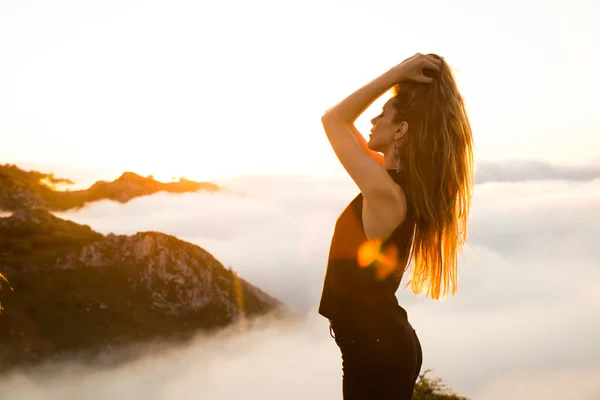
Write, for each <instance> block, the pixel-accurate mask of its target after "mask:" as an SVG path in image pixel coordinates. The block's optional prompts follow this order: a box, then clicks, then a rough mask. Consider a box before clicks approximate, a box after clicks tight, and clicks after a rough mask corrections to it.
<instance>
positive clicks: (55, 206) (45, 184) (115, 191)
mask: <svg viewBox="0 0 600 400" xmlns="http://www.w3.org/2000/svg"><path fill="white" fill-rule="evenodd" d="M58 184H73V182H72V181H70V180H68V179H62V178H56V177H54V174H51V173H50V174H47V173H43V172H39V171H24V170H22V169H20V168H19V167H17V166H16V165H10V164H5V165H0V210H5V211H15V210H19V209H22V208H42V209H46V210H49V211H66V210H70V209H76V208H81V207H83V206H85V205H86V204H87V203H90V202H94V201H98V200H114V201H118V202H120V203H126V202H128V201H129V200H131V199H133V198H136V197H140V196H148V195H151V194H154V193H157V192H169V193H187V192H197V191H199V190H208V191H217V190H219V187H218V186H217V185H215V184H213V183H209V182H194V181H190V180H187V179H184V178H180V180H179V181H178V182H168V183H163V182H158V181H156V180H154V178H153V177H151V176H149V177H146V178H144V177H142V176H140V175H137V174H135V173H133V172H125V173H123V175H121V176H120V177H119V178H118V179H116V180H114V181H112V182H107V181H98V182H96V183H94V184H93V185H92V186H91V187H89V188H88V189H84V190H72V191H71V190H64V191H63V190H55V186H56V185H58Z"/></svg>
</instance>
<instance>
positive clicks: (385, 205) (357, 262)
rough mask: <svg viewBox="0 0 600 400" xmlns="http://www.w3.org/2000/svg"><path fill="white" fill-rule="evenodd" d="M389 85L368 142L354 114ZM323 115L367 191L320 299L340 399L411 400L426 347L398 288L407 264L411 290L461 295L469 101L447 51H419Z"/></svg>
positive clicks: (352, 213) (351, 216) (469, 182)
mask: <svg viewBox="0 0 600 400" xmlns="http://www.w3.org/2000/svg"><path fill="white" fill-rule="evenodd" d="M391 87H393V97H392V98H391V99H390V100H389V101H387V102H386V104H385V105H384V106H383V111H382V113H381V114H380V115H378V116H377V117H375V118H373V120H372V121H371V122H372V124H373V128H372V129H371V134H370V135H369V141H368V143H367V142H366V140H365V139H364V138H363V136H362V135H361V134H360V133H359V132H358V131H357V130H356V128H355V127H354V121H355V120H356V118H357V117H358V116H359V115H360V114H361V113H362V112H363V111H364V110H365V109H366V108H367V107H368V106H369V105H370V104H371V103H372V102H373V101H374V100H375V99H376V98H378V97H379V96H380V95H382V94H383V93H384V92H386V91H387V90H388V89H390V88H391ZM322 122H323V127H324V129H325V132H326V133H327V137H328V138H329V141H330V143H331V146H332V147H333V149H334V151H335V153H336V155H337V157H338V158H339V160H340V162H341V163H342V165H343V166H344V168H345V169H346V171H347V172H348V174H349V175H350V177H351V178H352V179H353V180H354V182H355V183H356V185H357V186H358V188H359V189H360V194H359V195H358V196H357V197H356V198H355V199H354V200H352V202H351V203H350V204H349V205H348V207H347V208H346V209H345V210H344V211H343V212H342V214H341V215H340V216H339V218H338V220H337V222H336V226H335V231H334V234H333V238H332V242H331V248H330V252H329V260H328V265H327V273H326V275H325V282H324V286H323V294H322V296H321V303H320V306H319V313H320V314H322V315H323V316H325V317H326V318H328V319H329V320H330V333H331V334H332V336H333V337H334V338H335V341H336V343H337V344H338V346H339V347H340V350H341V353H342V360H343V361H342V368H343V385H342V386H343V395H344V399H345V400H349V399H373V400H375V399H407V400H408V399H412V394H413V390H414V385H415V382H416V380H417V378H418V376H419V372H420V369H421V364H422V353H421V346H420V343H419V340H418V338H417V336H416V333H415V331H414V330H413V328H412V326H411V325H410V324H409V322H408V318H407V314H406V311H405V310H404V309H403V308H402V307H400V306H399V305H398V301H397V299H396V297H395V292H396V290H397V289H398V287H399V285H400V281H401V279H402V276H403V275H404V273H405V270H408V266H409V265H410V266H411V268H410V280H409V282H408V285H410V287H411V288H412V291H413V292H414V293H415V294H426V295H428V296H429V297H431V298H433V299H438V298H440V297H444V296H446V294H448V293H450V294H454V293H455V291H456V280H457V263H458V259H457V258H458V257H457V256H458V254H459V252H460V250H461V248H462V245H463V244H464V243H465V240H466V223H467V216H468V214H469V211H470V204H471V194H472V188H473V150H472V134H471V127H470V124H469V120H468V118H467V114H466V111H465V107H464V104H463V100H462V98H461V96H460V94H459V92H458V89H457V87H456V83H455V81H454V77H453V76H452V72H451V71H450V69H449V67H448V65H447V64H446V63H445V61H444V60H443V59H442V58H440V57H439V56H436V55H424V54H416V55H414V56H413V57H411V58H408V59H406V60H404V61H403V62H402V63H400V64H399V65H397V66H395V67H393V68H391V69H390V70H388V71H387V72H385V73H384V74H383V75H381V76H380V77H378V78H376V79H375V80H373V81H372V82H370V83H369V84H367V85H366V86H364V87H362V88H360V89H359V90H357V91H356V92H354V93H353V94H351V95H350V96H348V97H347V98H346V99H344V100H343V101H342V102H340V103H339V104H337V105H336V106H335V107H333V108H331V109H329V110H328V111H327V112H326V113H325V114H324V115H323V117H322ZM380 153H382V154H383V156H382V155H381V154H380Z"/></svg>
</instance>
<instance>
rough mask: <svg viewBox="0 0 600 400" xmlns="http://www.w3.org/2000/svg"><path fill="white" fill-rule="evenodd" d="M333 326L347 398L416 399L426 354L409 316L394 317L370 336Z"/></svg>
mask: <svg viewBox="0 0 600 400" xmlns="http://www.w3.org/2000/svg"><path fill="white" fill-rule="evenodd" d="M332 328H333V331H334V334H335V341H336V343H337V345H338V346H339V347H340V350H341V353H342V370H343V384H342V391H343V396H344V400H359V399H361V400H366V399H369V400H387V399H390V400H391V399H394V400H412V395H413V391H414V388H415V382H416V381H417V379H418V377H419V373H420V371H421V365H422V363H423V353H422V350H421V344H420V342H419V339H418V338H417V334H416V333H415V331H414V329H413V328H412V326H411V325H410V324H409V322H408V320H407V319H405V318H402V317H399V318H393V319H392V320H390V321H389V323H387V322H386V323H385V324H382V325H381V326H379V327H377V328H375V329H370V330H369V331H370V333H369V334H367V335H364V334H358V335H357V334H355V333H356V332H358V331H363V332H364V330H352V329H348V328H345V329H340V328H336V325H335V323H332Z"/></svg>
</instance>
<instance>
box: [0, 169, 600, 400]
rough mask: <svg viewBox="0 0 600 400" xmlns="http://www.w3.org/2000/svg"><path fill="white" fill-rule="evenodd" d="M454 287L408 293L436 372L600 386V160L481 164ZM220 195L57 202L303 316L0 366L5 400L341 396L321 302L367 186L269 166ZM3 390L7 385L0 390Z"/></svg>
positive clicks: (561, 390) (487, 398) (561, 394)
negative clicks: (158, 241)
mask: <svg viewBox="0 0 600 400" xmlns="http://www.w3.org/2000/svg"><path fill="white" fill-rule="evenodd" d="M477 176H478V184H477V186H476V190H475V197H474V204H473V210H472V218H471V220H472V225H471V228H470V232H471V233H470V238H469V240H470V243H471V245H472V249H470V248H467V250H466V256H467V260H466V261H464V262H462V264H461V272H460V281H459V292H458V294H456V295H455V296H454V297H451V298H448V299H447V300H445V301H443V302H434V301H431V300H427V299H424V298H417V297H414V296H413V295H411V294H410V293H409V292H407V291H406V290H404V288H403V287H402V288H401V289H400V290H399V291H398V298H399V300H400V302H401V304H402V305H403V306H404V307H405V308H406V309H407V310H408V313H409V318H410V320H411V323H412V324H413V326H414V327H415V329H416V331H417V333H418V335H419V338H420V340H421V342H422V345H423V348H424V365H423V369H426V368H432V369H433V373H432V375H433V376H440V377H442V378H443V379H444V381H445V382H446V383H447V384H448V386H450V387H451V388H452V389H454V390H455V391H456V392H458V393H459V394H461V395H464V396H468V397H470V398H472V399H474V400H500V399H502V400H505V399H513V400H521V399H522V400H531V399H545V400H562V399H580V400H588V399H589V400H597V399H599V398H600V318H599V317H600V311H599V310H600V268H599V265H600V252H598V248H597V238H598V237H600V168H598V167H597V166H580V167H565V166H560V165H551V164H544V163H538V162H528V161H509V162H505V163H485V164H480V166H479V168H478V175H477ZM217 183H218V184H220V185H221V186H222V187H223V188H224V190H223V191H221V192H218V193H195V194H183V195H169V194H165V193H160V194H157V195H154V196H149V197H144V198H138V199H136V200H134V201H131V202H130V203H128V204H126V205H121V204H118V203H115V202H109V201H105V202H99V203H96V204H93V205H91V206H90V207H88V208H85V209H83V210H80V211H77V212H69V213H62V214H59V216H61V217H62V218H67V219H72V220H74V221H76V222H79V223H85V224H88V225H90V226H92V227H93V228H94V229H95V230H97V231H99V232H101V233H105V234H106V233H109V232H114V233H118V234H132V233H135V232H138V231H145V230H154V231H161V232H165V233H168V234H172V235H175V236H177V237H179V238H180V239H182V240H186V241H189V242H192V243H195V244H197V245H199V246H201V247H203V248H204V249H206V250H207V251H209V252H210V253H212V254H213V255H214V256H215V257H216V258H217V259H219V260H220V261H221V262H222V263H223V264H224V265H225V266H231V267H232V268H233V269H234V270H236V271H238V272H239V273H240V275H241V276H242V277H244V278H245V279H247V280H249V281H250V282H252V283H254V284H256V285H258V286H259V287H261V288H262V289H263V290H265V291H266V292H268V293H269V294H271V295H273V296H275V297H277V298H278V299H280V300H281V301H283V302H284V303H285V304H286V305H288V306H289V307H290V308H291V309H293V310H294V311H296V312H297V314H298V316H297V317H295V318H290V319H285V320H277V321H275V320H272V319H270V318H265V319H263V320H261V321H259V322H258V323H257V324H256V326H254V327H252V328H250V329H248V330H245V331H243V332H240V331H239V330H236V328H232V329H228V330H225V331H223V332H222V333H220V334H217V335H213V336H205V335H199V336H198V337H197V338H196V339H195V340H194V341H193V342H192V343H190V344H189V345H187V346H185V347H182V348H176V349H158V350H157V349H153V351H148V352H144V351H142V352H141V354H142V355H141V356H140V358H139V359H137V360H136V361H133V362H130V363H127V364H123V365H120V366H118V367H115V368H110V369H99V368H96V367H94V368H92V367H90V366H86V365H83V364H80V363H78V362H77V361H73V362H70V363H62V364H58V365H50V366H48V365H47V366H42V367H40V368H39V369H37V370H35V371H29V372H27V373H15V374H11V375H9V376H3V377H0V398H7V399H8V398H18V399H23V400H28V399H49V400H55V399H56V400H58V399H61V400H62V399H79V398H86V399H113V398H127V399H140V400H141V399H143V400H151V399H156V400H158V399H161V400H170V399H237V398H244V399H307V398H311V399H315V400H319V399H323V400H325V399H336V398H338V399H339V398H341V360H340V354H339V350H338V348H337V347H336V345H335V343H334V342H333V340H332V339H331V338H330V336H329V332H328V325H327V321H325V320H324V319H323V318H321V317H320V316H319V315H318V314H317V312H316V307H317V305H318V301H319V296H320V291H321V288H322V280H323V276H324V272H325V264H326V260H327V252H328V250H329V240H330V238H331V234H332V233H333V225H334V222H335V219H336V218H337V216H338V214H339V213H340V211H341V210H342V209H343V207H344V206H345V205H346V204H347V203H348V201H349V200H350V199H351V198H352V197H353V196H354V195H356V193H357V189H356V187H355V185H354V184H353V183H352V181H351V180H350V179H349V178H348V177H346V176H345V175H337V174H332V173H327V174H323V175H300V174H296V175H287V176H284V175H270V176H266V175H260V176H244V177H238V178H232V179H228V180H223V181H220V182H217ZM4 396H6V397H4Z"/></svg>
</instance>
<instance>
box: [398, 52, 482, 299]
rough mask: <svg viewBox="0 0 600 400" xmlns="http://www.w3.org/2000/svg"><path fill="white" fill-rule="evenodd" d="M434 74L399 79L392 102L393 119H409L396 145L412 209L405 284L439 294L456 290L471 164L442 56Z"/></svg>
mask: <svg viewBox="0 0 600 400" xmlns="http://www.w3.org/2000/svg"><path fill="white" fill-rule="evenodd" d="M434 56H435V57H437V58H440V59H441V57H439V56H437V55H434ZM434 78H435V79H434V82H433V83H430V84H424V83H416V82H402V83H399V84H398V85H396V86H395V87H394V88H393V94H394V101H393V104H394V108H395V111H396V116H395V119H396V122H400V121H406V122H407V123H408V134H407V135H405V137H404V138H403V139H402V142H401V143H400V144H399V146H398V156H399V159H400V165H401V168H403V169H404V170H405V172H406V176H407V191H408V198H409V201H410V206H411V207H412V210H413V212H414V214H415V230H414V237H413V244H412V248H411V253H410V257H409V260H410V263H411V264H412V266H411V277H410V280H409V282H408V285H410V286H411V288H412V291H413V292H414V293H417V294H426V295H427V296H429V297H431V298H433V299H439V298H440V297H442V298H444V297H446V295H447V294H448V293H450V294H451V295H454V293H455V292H456V289H457V272H458V254H461V255H462V254H463V253H462V250H463V245H464V244H465V243H466V239H467V229H466V228H467V217H468V215H469V212H470V209H471V197H472V194H473V172H474V171H473V169H474V166H473V137H472V132H471V125H470V123H469V119H468V117H467V112H466V110H465V105H464V102H463V99H462V97H461V95H460V93H459V91H458V88H457V86H456V82H455V79H454V76H453V74H452V71H451V70H450V68H449V66H448V64H446V62H445V61H443V59H442V68H441V70H440V72H439V73H437V74H435V76H434Z"/></svg>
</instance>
